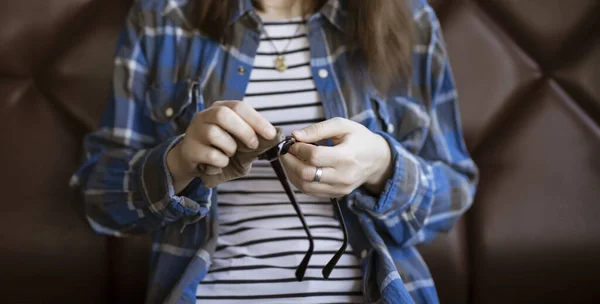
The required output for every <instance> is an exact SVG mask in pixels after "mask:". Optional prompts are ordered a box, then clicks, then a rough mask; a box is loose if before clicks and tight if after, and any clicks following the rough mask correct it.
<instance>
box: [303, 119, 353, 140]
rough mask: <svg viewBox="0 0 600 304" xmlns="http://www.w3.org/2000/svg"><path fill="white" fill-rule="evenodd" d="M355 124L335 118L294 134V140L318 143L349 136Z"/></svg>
mask: <svg viewBox="0 0 600 304" xmlns="http://www.w3.org/2000/svg"><path fill="white" fill-rule="evenodd" d="M353 124H355V123H354V122H352V121H350V120H347V119H344V118H341V117H334V118H332V119H328V120H325V121H322V122H318V123H316V124H313V125H310V126H308V127H306V128H304V129H302V130H297V131H294V132H292V135H294V138H295V139H296V140H298V141H302V142H309V143H313V142H317V141H319V140H323V139H329V138H333V137H337V136H340V135H343V134H347V133H349V132H351V131H352V130H353V128H354V127H355V126H354V125H353Z"/></svg>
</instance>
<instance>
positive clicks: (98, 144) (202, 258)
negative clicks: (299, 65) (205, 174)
mask: <svg viewBox="0 0 600 304" xmlns="http://www.w3.org/2000/svg"><path fill="white" fill-rule="evenodd" d="M199 1H202V0H194V1H191V0H135V1H134V5H133V7H132V9H131V11H130V13H129V14H128V16H127V20H126V22H125V27H124V29H123V30H122V32H121V35H120V37H119V40H118V43H117V48H116V58H115V69H114V77H113V82H112V84H113V86H112V90H111V93H110V96H109V99H108V102H107V107H106V110H105V112H104V115H103V118H102V121H101V123H100V127H99V129H98V130H97V131H95V132H93V133H91V134H89V135H88V136H86V138H85V140H84V143H83V144H84V149H85V157H86V158H85V162H84V164H83V165H82V166H81V168H80V169H79V170H78V171H77V172H76V174H75V175H74V176H73V178H72V180H71V183H72V185H73V186H76V187H77V186H79V187H80V188H81V190H82V191H83V197H84V204H85V215H86V220H87V221H88V223H89V224H90V226H91V227H92V229H94V230H95V231H96V232H97V233H99V234H103V235H110V236H116V237H123V236H128V235H134V234H145V233H146V234H147V233H152V234H153V238H154V242H153V245H152V258H151V259H150V265H149V267H150V275H149V282H148V294H147V296H146V302H147V303H164V302H167V303H194V302H196V291H197V288H198V285H199V283H200V282H201V281H202V280H203V279H204V278H205V277H206V274H207V272H208V270H209V269H210V265H211V262H212V259H213V257H214V255H215V254H216V249H217V240H218V232H219V229H220V228H219V226H220V221H219V217H218V213H219V205H218V204H217V203H216V202H217V201H218V200H219V198H218V193H217V190H218V189H213V188H207V187H205V186H204V184H203V182H202V180H201V179H194V180H193V181H192V182H191V183H190V184H189V185H188V187H186V189H184V190H183V191H182V192H180V193H175V191H174V188H173V184H172V177H171V174H170V172H169V170H168V168H167V166H166V164H165V159H166V155H167V153H168V152H169V151H170V149H171V148H172V147H173V146H174V145H176V144H177V143H178V142H179V141H180V140H181V139H182V137H183V136H184V132H185V130H186V128H187V126H188V125H189V123H190V122H191V120H192V118H193V117H194V115H196V113H198V111H202V110H204V109H205V108H206V107H208V106H210V105H211V104H212V102H214V101H217V100H242V99H244V95H245V94H246V89H247V87H248V84H249V78H250V77H249V76H250V75H249V74H250V73H251V72H252V70H253V68H254V64H253V63H254V58H255V57H256V52H257V49H258V44H259V42H260V32H261V31H260V28H261V27H262V24H261V22H260V20H259V19H258V17H257V14H256V12H255V10H254V7H253V5H252V1H251V0H237V1H233V2H232V3H235V4H237V5H236V7H235V11H234V12H233V14H232V16H231V18H230V20H229V25H228V29H227V30H228V33H229V34H230V35H229V36H230V42H229V43H228V44H227V45H223V44H221V43H220V42H219V41H215V40H213V39H210V38H208V37H206V36H205V35H203V34H202V33H201V32H200V31H199V30H198V29H197V28H194V27H193V26H192V25H191V24H192V23H191V22H190V20H192V19H193V18H194V17H195V16H194V6H195V5H197V4H198V2H199ZM346 2H347V1H346V0H327V1H326V3H325V4H324V5H323V6H322V7H321V8H319V9H318V11H316V12H315V13H314V14H312V15H311V16H310V17H309V18H308V19H307V26H308V29H307V31H308V33H307V38H308V40H309V44H310V49H309V51H310V69H311V72H312V74H311V75H312V79H313V82H314V85H315V88H316V89H317V92H318V93H319V96H320V97H321V103H322V105H323V109H324V113H325V117H326V118H327V119H330V118H333V117H344V118H347V119H351V120H354V121H356V122H357V123H360V124H362V125H364V126H365V127H366V128H368V129H369V130H371V131H372V132H373V133H375V134H378V135H380V136H382V137H383V138H384V139H385V140H386V141H387V143H388V144H389V146H390V148H391V153H392V162H393V164H392V166H393V167H392V168H391V169H392V173H391V177H390V179H389V180H387V181H386V183H385V187H384V190H383V191H382V192H381V193H376V194H373V193H370V192H368V191H367V190H366V189H364V187H359V188H357V189H355V190H354V191H352V192H351V193H350V194H349V195H348V196H346V197H345V198H344V199H343V200H342V204H341V205H342V206H341V207H342V213H343V217H344V220H345V222H346V223H347V226H348V230H349V234H348V237H349V243H350V244H351V245H352V248H353V249H354V251H353V252H354V253H355V254H356V255H357V256H358V257H360V264H361V270H362V279H361V280H362V284H361V285H362V286H361V289H362V295H363V297H364V302H366V303H378V302H383V303H412V302H417V303H437V302H438V297H437V293H436V290H435V285H434V283H433V279H432V277H431V273H430V272H429V270H428V268H427V265H426V264H425V262H424V261H423V259H422V258H421V255H420V254H419V252H418V251H417V249H416V248H415V245H417V244H419V243H423V242H429V241H431V240H432V239H433V238H435V237H436V236H437V235H439V234H440V233H443V232H445V231H448V230H449V229H451V228H452V227H453V225H454V223H456V221H457V219H458V218H459V217H460V216H461V215H462V214H464V212H466V211H467V210H468V209H469V207H470V206H471V204H472V202H473V197H474V194H475V187H476V184H477V177H478V174H477V173H478V172H477V168H476V166H475V164H474V163H473V161H472V160H471V158H470V156H469V153H468V152H467V149H466V146H465V144H464V140H463V137H462V131H461V127H460V115H459V112H458V104H457V95H456V90H455V85H454V80H453V77H452V72H451V68H450V64H449V60H448V57H447V55H446V50H445V46H444V41H443V36H442V33H441V30H440V27H439V22H438V19H437V17H436V15H435V13H434V12H433V10H432V8H431V7H430V6H429V4H428V3H427V1H426V0H409V1H408V2H410V10H411V13H412V21H413V24H414V27H413V28H414V33H413V37H414V48H413V54H412V75H411V76H410V77H407V78H406V79H398V83H397V85H395V86H394V91H393V92H392V93H391V94H389V96H388V97H386V98H382V97H381V96H379V95H378V94H376V91H375V90H374V88H372V87H369V86H367V85H364V84H365V79H364V76H365V73H364V72H361V71H355V70H354V71H355V72H353V69H356V68H361V67H360V66H356V65H351V64H350V62H349V59H348V56H347V55H348V54H347V50H348V48H347V43H346V32H345V28H346V27H345V24H346V18H347V16H348V11H347V3H346ZM373 47H381V46H373ZM308 76H309V75H307V77H308ZM334 272H335V271H334Z"/></svg>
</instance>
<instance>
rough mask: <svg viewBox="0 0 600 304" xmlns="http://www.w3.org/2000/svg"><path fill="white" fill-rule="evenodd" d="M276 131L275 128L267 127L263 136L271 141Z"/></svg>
mask: <svg viewBox="0 0 600 304" xmlns="http://www.w3.org/2000/svg"><path fill="white" fill-rule="evenodd" d="M276 133H277V131H275V128H273V127H267V128H265V134H267V136H268V137H269V138H268V139H273V137H275V135H276Z"/></svg>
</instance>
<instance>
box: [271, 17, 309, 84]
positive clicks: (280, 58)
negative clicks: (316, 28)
mask: <svg viewBox="0 0 600 304" xmlns="http://www.w3.org/2000/svg"><path fill="white" fill-rule="evenodd" d="M303 24H304V19H303V20H302V22H301V23H300V24H298V27H296V31H294V34H293V35H292V38H290V39H289V40H288V43H287V44H286V45H285V48H283V51H281V52H280V51H279V50H278V49H277V46H275V42H273V39H271V37H270V36H269V34H268V33H267V30H266V29H265V28H264V25H263V27H262V31H263V33H264V34H265V37H266V38H267V40H268V41H269V42H270V43H271V46H272V47H273V49H274V50H275V53H276V54H277V58H275V69H277V71H279V72H280V73H283V72H285V71H286V70H287V68H288V66H287V65H286V64H285V55H284V54H283V53H285V52H286V51H287V49H288V47H289V46H290V44H292V39H293V37H294V36H296V34H298V31H300V27H301V26H302V25H303Z"/></svg>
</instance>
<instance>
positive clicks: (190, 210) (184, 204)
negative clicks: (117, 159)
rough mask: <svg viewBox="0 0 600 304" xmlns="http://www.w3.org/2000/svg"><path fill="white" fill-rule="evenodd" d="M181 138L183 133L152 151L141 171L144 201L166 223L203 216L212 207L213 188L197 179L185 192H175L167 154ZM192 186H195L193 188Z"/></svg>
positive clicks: (147, 155)
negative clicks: (177, 193)
mask: <svg viewBox="0 0 600 304" xmlns="http://www.w3.org/2000/svg"><path fill="white" fill-rule="evenodd" d="M182 139H183V135H180V136H178V137H175V138H173V139H171V140H168V141H166V142H164V143H162V144H160V145H158V146H157V147H155V148H154V149H152V150H150V152H148V153H147V154H146V156H145V159H144V161H143V163H142V166H141V174H139V176H140V185H141V186H142V193H143V197H144V201H145V202H146V203H147V204H148V207H149V210H150V211H151V212H153V213H156V214H160V215H161V216H162V218H163V221H165V222H166V223H172V222H175V221H177V220H179V219H181V218H183V217H193V218H196V219H200V218H202V217H204V216H205V215H206V214H207V213H208V211H209V207H210V203H209V197H210V195H211V190H210V189H206V188H204V187H203V186H202V183H201V182H200V181H199V180H198V179H195V180H194V181H192V183H191V184H190V185H188V187H186V189H185V190H184V191H183V192H182V195H176V193H175V189H174V186H173V177H172V175H171V172H170V171H169V169H168V166H167V154H168V152H169V151H170V150H171V149H172V148H173V147H174V146H175V145H176V144H177V143H179V142H180V141H181V140H182ZM192 186H195V187H194V188H193V189H192ZM190 196H191V197H193V198H194V199H192V198H190Z"/></svg>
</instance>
